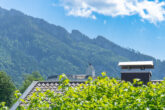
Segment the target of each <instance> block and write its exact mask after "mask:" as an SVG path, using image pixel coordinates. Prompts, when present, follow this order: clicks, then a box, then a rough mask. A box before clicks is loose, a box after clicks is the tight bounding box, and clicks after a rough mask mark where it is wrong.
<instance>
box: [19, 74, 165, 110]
mask: <svg viewBox="0 0 165 110" xmlns="http://www.w3.org/2000/svg"><path fill="white" fill-rule="evenodd" d="M60 79H61V85H60V86H59V89H60V90H61V91H62V93H55V92H53V91H51V90H47V91H46V92H41V91H40V88H37V91H36V92H35V93H33V94H32V96H31V97H29V100H30V101H29V102H25V101H24V100H21V101H22V102H23V103H24V104H25V105H26V103H28V106H25V105H24V106H23V105H22V106H20V108H21V109H29V110H31V109H33V110H38V109H39V110H40V109H42V110H43V109H53V110H56V109H64V110H65V109H74V110H75V109H76V110H84V109H89V110H93V109H96V110H102V109H105V110H120V109H124V110H155V109H159V110H161V109H164V108H165V80H164V81H162V82H161V83H156V84H152V83H151V82H149V83H148V85H141V84H142V82H141V81H138V80H137V79H135V80H134V83H130V82H125V81H118V80H116V79H114V78H112V79H110V78H109V77H107V76H106V73H102V77H98V78H97V79H92V78H89V79H88V81H86V82H85V83H84V84H80V85H79V86H77V87H74V88H73V87H69V85H68V84H69V80H68V79H67V78H66V76H65V75H62V76H61V77H60ZM135 85H140V86H135Z"/></svg>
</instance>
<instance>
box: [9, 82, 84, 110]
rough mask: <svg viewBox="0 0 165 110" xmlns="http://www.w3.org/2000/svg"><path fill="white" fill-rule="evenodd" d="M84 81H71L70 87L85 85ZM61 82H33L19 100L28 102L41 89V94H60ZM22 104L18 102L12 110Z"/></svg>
mask: <svg viewBox="0 0 165 110" xmlns="http://www.w3.org/2000/svg"><path fill="white" fill-rule="evenodd" d="M84 82H85V80H84V81H70V82H69V86H70V87H76V86H78V85H79V84H82V83H84ZM59 83H60V82H59V81H33V82H32V84H31V85H30V86H29V87H28V88H27V89H26V90H25V92H24V93H23V94H22V96H21V97H20V98H19V99H24V100H25V101H28V100H27V97H28V96H30V95H31V94H32V93H33V92H35V91H36V88H40V89H41V92H45V91H46V90H51V91H54V92H60V91H59V90H58V86H59ZM20 104H21V101H19V100H18V101H17V102H16V103H15V104H14V105H13V106H12V107H11V108H10V110H16V109H17V107H18V106H19V105H20Z"/></svg>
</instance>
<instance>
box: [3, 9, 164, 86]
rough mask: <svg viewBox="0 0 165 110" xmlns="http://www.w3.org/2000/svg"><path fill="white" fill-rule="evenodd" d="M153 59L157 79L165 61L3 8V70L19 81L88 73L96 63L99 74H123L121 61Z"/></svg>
mask: <svg viewBox="0 0 165 110" xmlns="http://www.w3.org/2000/svg"><path fill="white" fill-rule="evenodd" d="M130 60H131V61H136V60H153V61H154V63H155V69H154V71H153V79H162V78H163V77H164V76H165V69H164V68H165V62H162V61H160V60H156V59H155V58H153V57H151V56H147V55H143V54H141V53H139V52H136V51H134V50H130V49H126V48H122V47H120V46H118V45H117V44H115V43H113V42H111V41H109V40H107V39H106V38H104V37H102V36H98V37H96V38H94V39H90V38H89V37H88V36H86V35H84V34H82V33H81V32H79V31H78V30H73V31H72V32H71V33H69V32H68V31H67V30H65V29H64V28H63V27H60V26H56V25H54V24H49V23H47V22H46V21H44V20H42V19H38V18H33V17H31V16H27V15H25V14H23V13H21V12H19V11H16V10H13V9H12V10H5V9H2V8H0V70H3V71H6V72H7V73H8V74H9V75H10V76H11V77H12V79H13V80H14V81H15V82H17V83H18V82H20V81H22V74H23V73H32V72H33V71H39V72H40V73H41V74H42V75H43V76H44V77H45V78H46V77H47V76H50V75H55V74H61V73H66V74H85V71H86V68H87V67H88V63H89V62H90V63H92V65H93V66H94V67H95V70H96V73H97V74H98V75H99V74H100V73H101V72H102V71H106V72H107V74H108V75H109V76H113V77H120V72H119V67H118V66H117V64H118V62H119V61H130Z"/></svg>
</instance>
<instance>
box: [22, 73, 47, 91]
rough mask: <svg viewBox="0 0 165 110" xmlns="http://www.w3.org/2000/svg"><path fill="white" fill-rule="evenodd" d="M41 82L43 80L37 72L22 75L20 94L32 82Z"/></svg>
mask: <svg viewBox="0 0 165 110" xmlns="http://www.w3.org/2000/svg"><path fill="white" fill-rule="evenodd" d="M42 80H44V78H43V77H42V76H41V74H40V73H39V72H32V74H24V82H23V85H22V87H21V88H20V91H21V93H23V92H24V91H25V90H26V88H27V87H28V86H29V85H30V84H31V83H32V82H33V81H42Z"/></svg>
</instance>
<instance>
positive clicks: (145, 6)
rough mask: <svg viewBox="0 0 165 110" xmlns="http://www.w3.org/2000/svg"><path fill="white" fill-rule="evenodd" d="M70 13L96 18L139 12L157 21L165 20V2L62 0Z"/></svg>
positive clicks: (62, 3) (141, 15)
mask: <svg viewBox="0 0 165 110" xmlns="http://www.w3.org/2000/svg"><path fill="white" fill-rule="evenodd" d="M60 3H61V4H60V5H62V6H63V7H64V8H65V10H67V12H68V13H67V14H68V15H72V16H81V17H86V18H88V17H89V18H92V19H96V15H95V14H96V13H98V14H102V15H105V16H112V17H115V16H131V15H135V14H138V15H139V16H140V17H141V18H142V19H143V20H148V21H150V22H151V23H157V22H161V21H164V20H165V2H159V1H158V0H155V1H148V0H60Z"/></svg>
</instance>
